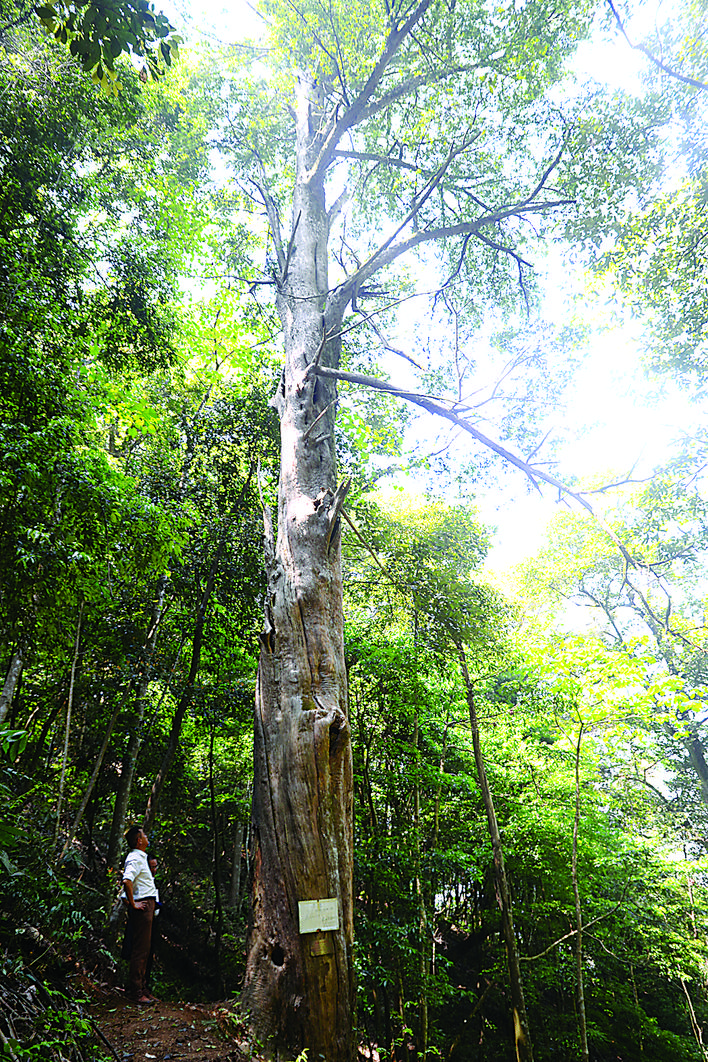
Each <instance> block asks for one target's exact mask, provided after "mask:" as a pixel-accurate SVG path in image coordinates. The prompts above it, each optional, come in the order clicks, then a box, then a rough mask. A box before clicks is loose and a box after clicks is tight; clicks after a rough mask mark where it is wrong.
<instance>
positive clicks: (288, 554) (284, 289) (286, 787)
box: [242, 74, 354, 1062]
mask: <svg viewBox="0 0 708 1062" xmlns="http://www.w3.org/2000/svg"><path fill="white" fill-rule="evenodd" d="M297 91H298V99H297V119H296V129H297V141H298V145H297V174H296V182H295V192H294V197H293V226H294V227H293V233H292V237H291V246H290V247H289V248H288V249H287V251H286V249H285V248H283V247H279V267H280V277H281V278H282V280H281V281H280V282H279V288H278V291H277V294H276V299H277V305H278V310H279V313H280V319H281V322H282V324H283V329H284V338H285V369H284V374H283V379H282V382H281V385H280V387H279V389H278V393H277V395H276V398H275V404H276V406H277V409H278V412H279V414H280V425H281V471H280V480H279V486H278V525H277V541H275V542H274V541H273V535H272V530H271V528H270V516H269V514H268V513H266V514H265V522H266V566H267V575H268V603H267V608H266V622H265V630H264V633H263V634H262V636H261V654H260V663H259V668H258V679H257V688H256V711H255V726H254V788H253V848H254V850H253V924H252V927H251V930H250V934H249V942H248V956H247V961H246V975H245V982H244V989H243V996H242V1001H243V1004H244V1007H245V1009H246V1011H247V1012H248V1013H249V1014H250V1015H251V1020H252V1023H253V1026H254V1030H255V1032H256V1035H257V1036H258V1037H259V1039H261V1040H262V1041H263V1042H265V1043H266V1045H267V1047H268V1048H269V1049H270V1050H278V1049H281V1048H282V1049H283V1050H287V1051H288V1052H294V1053H295V1054H296V1055H297V1054H298V1053H299V1052H300V1051H301V1050H302V1049H303V1048H305V1047H307V1048H308V1049H309V1052H310V1057H311V1058H312V1059H316V1058H318V1056H320V1055H321V1056H323V1057H324V1059H325V1060H326V1062H350V1060H351V1058H352V1056H353V1016H354V974H353V962H352V942H353V806H352V805H353V794H352V754H351V740H350V728H349V720H348V707H347V685H346V668H345V661H344V637H343V627H344V621H343V610H342V574H341V564H340V543H339V535H340V519H339V514H340V509H341V504H342V502H343V499H344V493H345V488H340V489H338V488H337V482H336V459H335V445H334V430H333V429H334V412H333V403H334V400H335V394H336V391H335V387H334V386H333V384H332V383H331V381H324V380H319V379H318V378H317V377H316V376H315V374H314V372H313V366H314V365H315V363H317V362H318V361H319V360H321V361H322V362H323V363H324V364H328V365H333V364H334V365H336V364H337V363H338V359H339V349H340V344H341V341H340V339H339V338H338V337H339V333H340V328H341V319H342V312H343V307H342V306H341V305H339V303H338V302H337V300H336V294H332V295H331V296H330V295H329V294H328V291H329V285H328V279H327V236H328V219H327V214H326V209H325V195H324V186H323V175H322V172H321V169H320V168H319V167H317V166H316V165H315V159H316V157H317V153H318V150H319V142H318V135H319V134H318V130H319V129H320V124H319V123H320V116H319V114H318V112H317V91H318V90H317V87H316V84H315V83H314V81H311V80H310V79H309V77H308V75H306V74H303V75H301V76H300V79H299V84H298V90H297ZM323 384H324V386H323ZM321 899H335V900H336V901H337V908H338V913H339V918H338V928H337V929H333V930H331V931H329V932H327V933H326V934H323V935H321V936H319V937H318V936H317V935H314V936H313V935H312V934H303V935H301V934H300V932H299V922H298V904H299V902H300V901H312V900H321Z"/></svg>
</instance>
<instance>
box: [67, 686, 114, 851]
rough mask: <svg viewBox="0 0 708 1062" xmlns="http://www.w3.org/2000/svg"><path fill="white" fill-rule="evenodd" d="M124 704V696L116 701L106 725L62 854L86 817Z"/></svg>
mask: <svg viewBox="0 0 708 1062" xmlns="http://www.w3.org/2000/svg"><path fill="white" fill-rule="evenodd" d="M124 704H125V698H123V700H119V701H116V706H115V708H114V709H113V713H112V715H111V718H110V720H109V722H108V726H107V727H106V733H105V735H104V737H103V744H102V745H101V748H100V751H99V753H98V756H97V757H96V762H95V763H94V765H93V771H92V773H91V777H90V779H89V783H88V785H87V786H86V789H85V791H84V795H83V797H82V798H81V803H80V804H79V808H78V810H77V812H76V815H75V816H74V822H73V824H72V827H71V830H70V831H69V835H68V837H67V838H66V841H65V843H64V847H63V849H62V852H61V854H62V856H63V855H64V853H65V852H66V850H67V848H68V847H69V845H70V844H71V842H72V841H73V840H74V838H75V837H76V834H77V831H78V829H79V826H80V825H81V820H82V819H83V817H84V813H85V811H86V808H87V807H88V802H89V800H90V799H91V794H92V793H93V787H94V786H95V784H96V780H97V779H98V775H99V772H100V770H101V767H102V765H103V759H104V757H105V755H106V750H107V748H108V743H109V741H110V740H111V735H112V733H113V727H114V726H115V725H116V719H117V718H118V713H119V712H120V710H121V708H122V707H123V705H124ZM60 858H61V857H60Z"/></svg>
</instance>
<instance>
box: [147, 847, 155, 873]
mask: <svg viewBox="0 0 708 1062" xmlns="http://www.w3.org/2000/svg"><path fill="white" fill-rule="evenodd" d="M148 866H149V867H150V873H151V874H152V875H153V877H154V876H155V871H156V870H157V856H155V855H153V854H152V852H151V853H150V855H149V856H148Z"/></svg>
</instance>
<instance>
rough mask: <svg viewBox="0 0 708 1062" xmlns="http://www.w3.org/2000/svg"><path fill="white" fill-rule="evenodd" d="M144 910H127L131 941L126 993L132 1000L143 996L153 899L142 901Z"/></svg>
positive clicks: (153, 908) (153, 906) (153, 905)
mask: <svg viewBox="0 0 708 1062" xmlns="http://www.w3.org/2000/svg"><path fill="white" fill-rule="evenodd" d="M141 903H144V904H145V907H144V908H137V909H135V910H133V908H132V907H129V908H128V922H129V925H130V930H131V937H132V941H133V946H132V950H131V953H130V972H129V974H128V991H129V993H130V995H131V996H132V997H133V998H134V999H139V998H140V996H144V995H145V988H146V985H145V976H146V968H147V961H148V956H149V955H150V939H151V937H152V920H153V917H154V915H155V897H154V896H151V897H150V898H149V899H147V900H142V901H141Z"/></svg>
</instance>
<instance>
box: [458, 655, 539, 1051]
mask: <svg viewBox="0 0 708 1062" xmlns="http://www.w3.org/2000/svg"><path fill="white" fill-rule="evenodd" d="M457 651H458V654H459V658H460V667H461V670H462V678H463V680H464V683H465V690H466V692H467V707H468V709H469V715H470V727H471V730H472V744H473V747H474V758H475V763H476V766H477V778H478V781H479V786H480V789H481V791H482V800H483V801H484V807H485V810H486V812H487V822H488V824H489V836H490V838H491V841H492V852H493V858H494V881H495V886H496V892H497V903H498V904H499V909H500V911H501V916H502V933H503V936H504V944H505V946H506V958H507V964H508V968H509V984H510V988H511V1003H512V1010H513V1018H514V1046H515V1049H516V1059H517V1062H533V1048H532V1046H531V1035H530V1032H529V1023H528V1018H527V1016H526V1003H525V1002H524V990H523V986H522V983H521V965H520V963H519V952H518V948H517V946H516V934H515V932H514V920H513V916H512V908H511V893H510V891H509V883H508V881H507V877H506V869H505V867H504V853H503V851H502V839H501V834H500V833H499V825H498V823H497V815H496V811H495V810H494V802H493V800H492V793H491V790H490V788H489V783H488V781H487V772H486V770H485V766H484V757H483V756H482V746H481V742H480V740H479V726H478V723H477V709H476V707H475V703H474V688H473V686H472V682H471V680H470V676H469V672H468V670H467V659H466V656H465V651H464V649H463V647H462V646H461V645H458V646H457Z"/></svg>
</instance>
